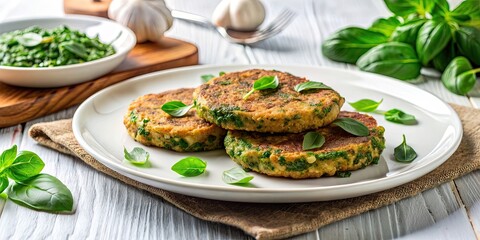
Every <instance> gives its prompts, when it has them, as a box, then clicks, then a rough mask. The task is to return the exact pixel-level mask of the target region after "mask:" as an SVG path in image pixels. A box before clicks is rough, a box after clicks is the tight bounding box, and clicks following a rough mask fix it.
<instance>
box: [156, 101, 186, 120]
mask: <svg viewBox="0 0 480 240" xmlns="http://www.w3.org/2000/svg"><path fill="white" fill-rule="evenodd" d="M192 107H193V104H191V105H188V106H187V105H185V103H183V102H180V101H171V102H167V103H165V104H163V105H162V110H163V111H164V112H166V113H168V115H170V116H173V117H182V116H184V115H185V114H187V112H188V111H189V110H190V109H191V108H192Z"/></svg>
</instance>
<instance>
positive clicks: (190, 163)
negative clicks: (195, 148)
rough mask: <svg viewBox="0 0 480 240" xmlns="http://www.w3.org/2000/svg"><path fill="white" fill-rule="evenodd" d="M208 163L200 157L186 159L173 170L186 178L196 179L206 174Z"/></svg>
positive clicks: (179, 162) (173, 167)
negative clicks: (195, 177)
mask: <svg viewBox="0 0 480 240" xmlns="http://www.w3.org/2000/svg"><path fill="white" fill-rule="evenodd" d="M206 168H207V163H206V162H205V161H203V160H202V159H200V158H198V157H186V158H184V159H181V160H180V161H178V162H177V163H175V164H174V165H173V166H172V170H173V171H174V172H176V173H178V174H180V175H182V176H185V177H194V176H198V175H200V174H202V173H203V172H205V169H206Z"/></svg>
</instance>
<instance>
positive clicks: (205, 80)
mask: <svg viewBox="0 0 480 240" xmlns="http://www.w3.org/2000/svg"><path fill="white" fill-rule="evenodd" d="M200 77H201V78H202V81H203V82H208V81H210V79H212V78H214V77H215V76H214V75H212V74H206V75H202V76H200Z"/></svg>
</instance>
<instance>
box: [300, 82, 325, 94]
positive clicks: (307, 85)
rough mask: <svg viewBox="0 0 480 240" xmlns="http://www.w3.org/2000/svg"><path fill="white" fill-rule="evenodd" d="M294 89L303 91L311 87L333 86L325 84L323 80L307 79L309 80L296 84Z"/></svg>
mask: <svg viewBox="0 0 480 240" xmlns="http://www.w3.org/2000/svg"><path fill="white" fill-rule="evenodd" d="M294 89H295V91H297V92H302V91H305V90H311V89H326V90H331V89H332V88H331V87H329V86H327V85H325V84H323V83H321V82H312V81H307V82H304V83H299V84H297V85H295V87H294Z"/></svg>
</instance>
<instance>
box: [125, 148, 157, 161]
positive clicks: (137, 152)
mask: <svg viewBox="0 0 480 240" xmlns="http://www.w3.org/2000/svg"><path fill="white" fill-rule="evenodd" d="M123 156H124V158H125V160H127V161H129V162H131V163H132V164H135V165H144V164H145V163H147V161H148V159H149V158H150V153H148V152H147V151H145V149H143V148H140V147H134V148H133V150H132V151H131V152H128V150H127V149H126V148H125V147H123Z"/></svg>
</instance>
